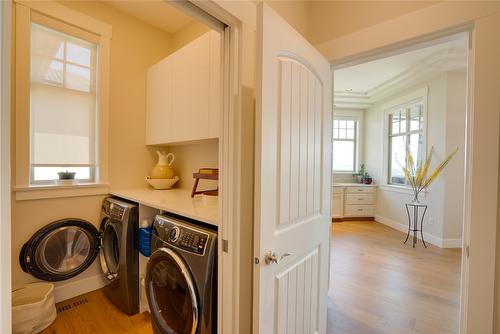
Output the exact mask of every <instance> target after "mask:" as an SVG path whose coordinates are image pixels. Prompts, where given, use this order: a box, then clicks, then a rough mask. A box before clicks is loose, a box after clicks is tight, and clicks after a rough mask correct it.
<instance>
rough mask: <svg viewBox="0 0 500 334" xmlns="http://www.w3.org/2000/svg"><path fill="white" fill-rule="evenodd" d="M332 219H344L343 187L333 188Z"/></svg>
mask: <svg viewBox="0 0 500 334" xmlns="http://www.w3.org/2000/svg"><path fill="white" fill-rule="evenodd" d="M331 214H332V218H342V217H344V187H333V193H332V213H331Z"/></svg>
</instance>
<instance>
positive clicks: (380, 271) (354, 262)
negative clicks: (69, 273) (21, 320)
mask: <svg viewBox="0 0 500 334" xmlns="http://www.w3.org/2000/svg"><path fill="white" fill-rule="evenodd" d="M332 230H333V233H332V242H331V250H332V253H331V254H332V258H331V268H330V275H331V278H330V291H329V293H328V296H329V298H328V333H329V334H375V333H377V334H378V333H391V334H392V333H393V334H404V333H422V334H424V333H425V334H434V333H436V334H445V333H457V332H458V330H457V328H458V312H459V286H460V256H461V255H460V254H461V252H460V250H459V249H440V248H437V247H434V246H432V245H430V246H429V248H427V249H424V248H423V246H421V244H419V245H418V248H415V249H413V248H411V245H410V244H409V243H408V244H407V245H402V241H403V240H404V234H403V233H401V232H398V231H396V230H393V229H391V228H389V227H387V226H384V225H382V224H379V223H375V222H359V221H358V222H344V223H335V224H333V227H332ZM82 300H83V302H80V303H78V301H82ZM67 305H70V306H71V308H69V309H65V310H62V308H63V307H64V306H67ZM57 307H58V308H59V309H61V310H62V311H61V312H59V313H58V316H57V320H56V321H55V322H54V323H53V324H52V325H51V326H50V327H49V328H47V329H46V330H45V331H43V332H42V333H44V334H48V333H54V334H56V333H57V334H67V333H68V334H69V333H82V334H85V333H89V334H90V333H92V334H105V333H124V334H129V333H130V334H150V333H152V329H151V324H150V318H149V314H148V313H143V314H138V315H134V316H127V315H126V314H124V313H123V312H121V311H120V310H119V309H118V308H117V307H116V306H114V305H113V304H112V303H111V302H110V301H109V300H108V299H107V298H106V296H105V295H104V293H103V292H102V291H101V290H97V291H93V292H91V293H88V294H85V295H83V296H79V297H76V298H73V299H70V300H67V301H64V302H62V303H59V304H58V305H57ZM297 334H303V333H297Z"/></svg>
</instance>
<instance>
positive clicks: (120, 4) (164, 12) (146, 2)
mask: <svg viewBox="0 0 500 334" xmlns="http://www.w3.org/2000/svg"><path fill="white" fill-rule="evenodd" d="M103 2H105V3H106V4H108V5H110V6H112V7H114V8H116V9H118V10H121V11H122V12H125V13H127V14H129V15H131V16H134V17H136V18H138V19H139V20H141V21H144V22H147V23H149V24H151V25H153V26H155V27H156V28H158V29H161V30H163V31H166V32H168V33H170V34H173V33H175V32H176V31H177V30H179V29H180V28H181V27H183V26H184V25H185V24H187V23H189V22H190V21H192V19H191V17H189V16H187V15H186V14H184V13H182V12H181V11H179V10H178V9H176V8H174V7H173V6H171V5H169V4H167V3H166V2H165V1H163V0H127V1H123V0H103Z"/></svg>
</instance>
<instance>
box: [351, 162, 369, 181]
mask: <svg viewBox="0 0 500 334" xmlns="http://www.w3.org/2000/svg"><path fill="white" fill-rule="evenodd" d="M354 175H355V176H356V179H357V181H358V183H364V182H365V177H366V176H367V175H368V173H367V172H366V169H365V164H361V166H359V170H358V172H357V173H356V174H354Z"/></svg>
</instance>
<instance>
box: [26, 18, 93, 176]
mask: <svg viewBox="0 0 500 334" xmlns="http://www.w3.org/2000/svg"><path fill="white" fill-rule="evenodd" d="M33 23H34V24H37V25H39V26H42V27H45V28H48V29H52V30H54V31H57V32H59V33H62V34H65V35H68V36H71V37H74V38H78V39H81V40H84V41H86V42H88V43H92V44H95V45H96V50H95V53H96V54H95V55H94V57H91V64H90V67H88V68H89V69H91V68H92V67H94V68H95V73H92V72H90V74H91V83H93V84H91V85H90V87H89V91H88V94H93V95H95V100H96V109H95V122H94V123H95V124H94V127H93V129H91V136H92V142H93V143H92V144H91V147H90V153H91V154H92V155H93V157H92V159H91V160H92V161H90V162H89V164H36V163H34V162H33V161H34V157H33V154H34V151H33V147H34V138H33V129H32V127H31V126H30V175H29V177H30V179H29V184H30V185H52V184H57V179H53V180H35V168H36V167H63V168H64V167H66V168H70V167H88V168H89V178H88V179H75V182H74V184H75V185H78V184H80V183H84V184H88V183H95V182H96V181H97V180H96V168H97V166H98V164H99V138H98V136H97V132H98V131H97V129H98V128H99V121H98V120H99V113H100V110H99V105H98V100H99V93H100V92H99V82H98V78H99V65H98V64H99V56H100V53H99V51H100V45H99V43H100V39H99V38H97V36H95V35H94V34H89V33H87V32H86V31H84V30H83V29H80V28H76V27H73V26H69V25H67V24H65V23H63V22H60V21H58V20H56V19H52V18H50V17H47V16H44V15H41V14H39V13H36V12H34V13H32V14H31V24H30V31H31V25H32V24H33ZM30 38H31V36H30ZM66 53H67V46H66V45H65V47H64V57H63V59H62V60H58V61H60V62H61V63H63V78H62V83H61V84H57V83H54V82H51V81H45V82H40V83H36V84H40V85H47V86H53V87H58V88H61V89H71V88H68V87H66V74H65V73H66V64H70V65H76V66H80V67H86V66H83V65H80V64H76V63H73V62H71V61H69V60H67V58H66ZM31 57H32V53H31V48H30V62H31ZM53 59H54V60H56V58H53ZM30 68H31V64H30ZM30 80H31V72H30ZM30 84H31V85H33V82H32V81H30ZM84 93H87V92H84ZM30 95H31V88H30ZM31 119H32V114H31V108H30V120H31Z"/></svg>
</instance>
